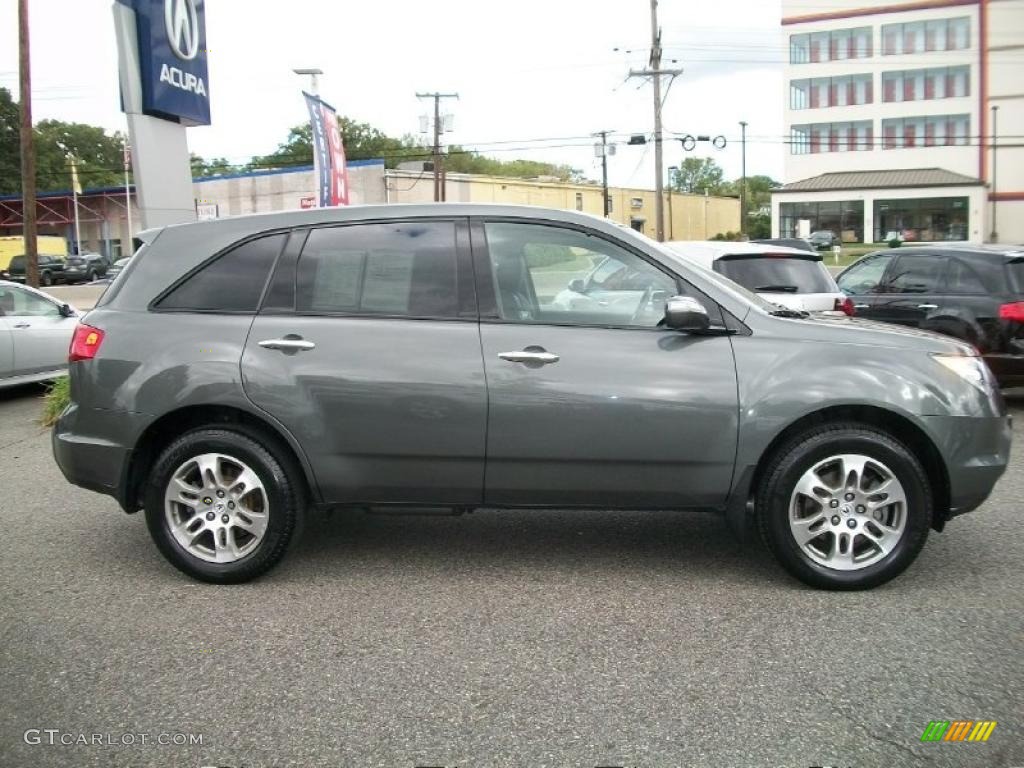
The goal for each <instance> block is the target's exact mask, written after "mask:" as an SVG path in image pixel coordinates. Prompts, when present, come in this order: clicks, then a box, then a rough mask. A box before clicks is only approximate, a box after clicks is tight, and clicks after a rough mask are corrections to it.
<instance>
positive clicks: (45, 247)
mask: <svg viewBox="0 0 1024 768" xmlns="http://www.w3.org/2000/svg"><path fill="white" fill-rule="evenodd" d="M38 241H39V244H38V250H39V253H41V254H44V255H46V256H53V257H54V258H57V259H60V260H61V261H63V260H64V259H66V258H67V257H68V242H67V240H65V239H64V238H63V237H57V236H55V235H39V237H38ZM24 252H25V238H24V237H22V236H21V235H14V236H11V237H0V272H7V271H8V270H9V269H10V266H11V259H13V258H14V257H15V256H20V255H21V254H23V253H24Z"/></svg>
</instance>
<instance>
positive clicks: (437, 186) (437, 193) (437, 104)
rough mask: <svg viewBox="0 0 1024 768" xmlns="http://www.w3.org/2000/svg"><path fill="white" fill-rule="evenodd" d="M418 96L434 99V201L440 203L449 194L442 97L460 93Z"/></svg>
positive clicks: (423, 94)
mask: <svg viewBox="0 0 1024 768" xmlns="http://www.w3.org/2000/svg"><path fill="white" fill-rule="evenodd" d="M416 98H417V99H433V100H434V146H433V155H434V202H435V203H438V202H441V201H442V200H444V199H445V197H446V196H447V195H446V194H445V191H446V190H445V189H444V187H445V186H447V184H446V183H445V182H443V181H442V164H441V131H442V128H443V127H444V126H442V125H441V99H457V98H459V94H457V93H438V92H436V91H435V92H434V93H417V94H416Z"/></svg>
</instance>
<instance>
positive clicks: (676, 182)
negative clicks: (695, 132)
mask: <svg viewBox="0 0 1024 768" xmlns="http://www.w3.org/2000/svg"><path fill="white" fill-rule="evenodd" d="M669 184H671V186H672V189H674V190H675V191H676V192H688V193H690V194H700V195H703V194H704V193H705V192H707V194H709V195H719V194H725V193H726V192H725V190H727V189H728V186H727V184H726V183H725V182H724V181H723V178H722V169H721V167H720V166H719V165H718V163H716V162H715V161H714V160H712V159H711V158H710V157H687V158H685V159H684V160H683V162H681V163H680V164H679V168H678V169H677V170H675V171H673V172H672V178H670V179H669Z"/></svg>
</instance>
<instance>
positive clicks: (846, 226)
mask: <svg viewBox="0 0 1024 768" xmlns="http://www.w3.org/2000/svg"><path fill="white" fill-rule="evenodd" d="M801 220H806V221H808V222H809V224H808V227H809V228H808V229H807V230H806V231H807V232H820V231H822V230H828V231H829V232H832V233H833V234H834V235H835V236H836V237H837V238H839V239H840V240H841V241H842V242H844V243H862V242H864V201H863V200H842V201H826V202H817V203H782V204H780V205H779V237H799V236H800V231H801V228H800V221H801Z"/></svg>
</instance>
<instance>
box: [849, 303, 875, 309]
mask: <svg viewBox="0 0 1024 768" xmlns="http://www.w3.org/2000/svg"><path fill="white" fill-rule="evenodd" d="M853 308H854V309H870V308H871V305H870V304H854V305H853Z"/></svg>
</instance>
